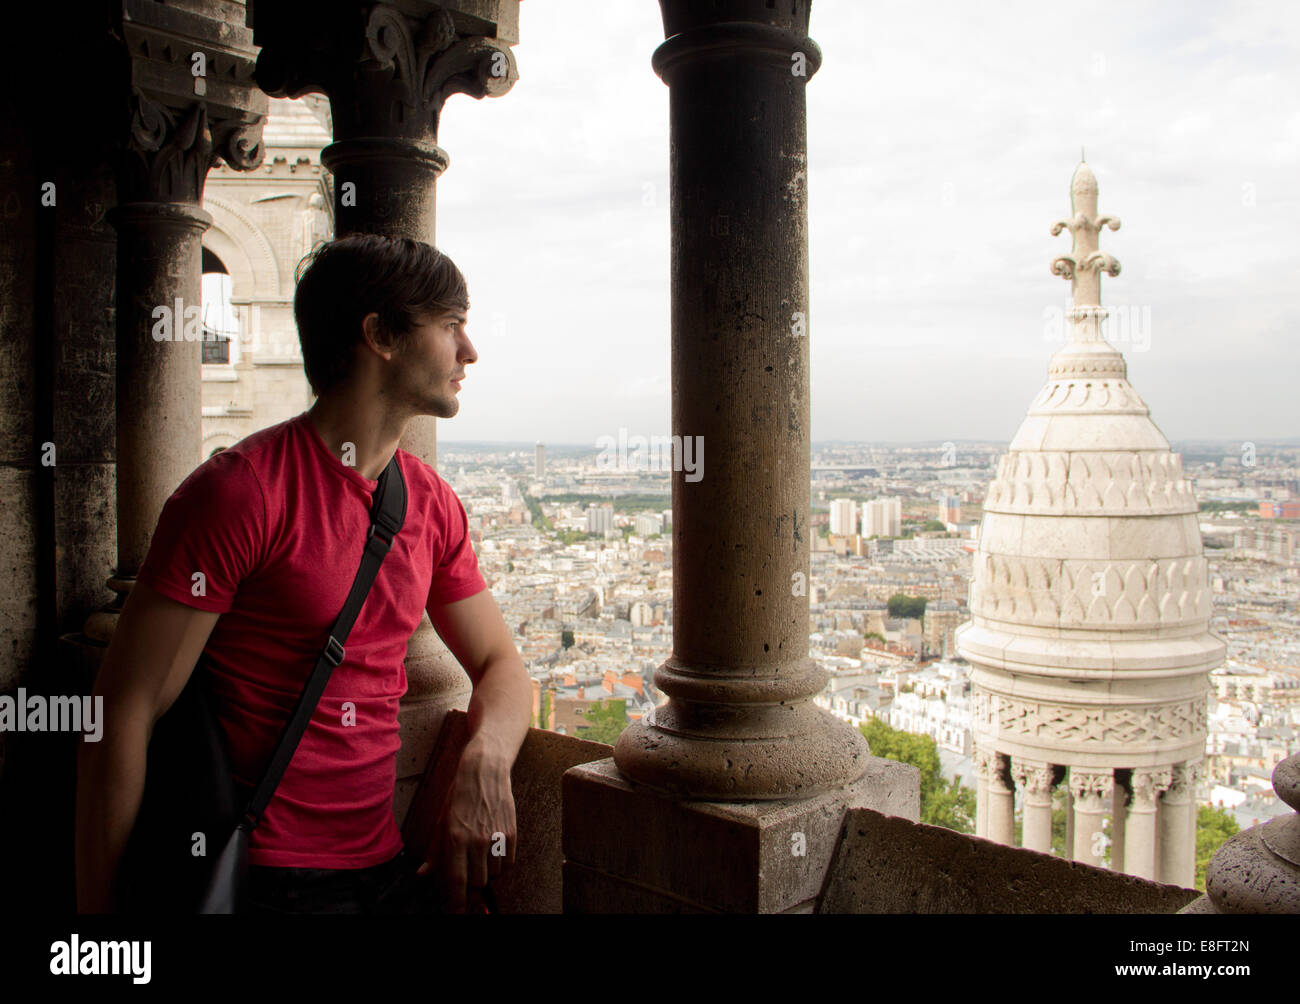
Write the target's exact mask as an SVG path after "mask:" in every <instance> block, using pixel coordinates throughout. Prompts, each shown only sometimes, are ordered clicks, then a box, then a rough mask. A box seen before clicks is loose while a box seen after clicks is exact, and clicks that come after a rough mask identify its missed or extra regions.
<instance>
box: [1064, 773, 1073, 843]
mask: <svg viewBox="0 0 1300 1004" xmlns="http://www.w3.org/2000/svg"><path fill="white" fill-rule="evenodd" d="M1065 857H1066V859H1067V860H1073V859H1074V792H1072V791H1071V790H1070V783H1069V781H1068V779H1067V781H1066V784H1065Z"/></svg>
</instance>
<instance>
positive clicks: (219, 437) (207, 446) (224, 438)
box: [201, 430, 239, 460]
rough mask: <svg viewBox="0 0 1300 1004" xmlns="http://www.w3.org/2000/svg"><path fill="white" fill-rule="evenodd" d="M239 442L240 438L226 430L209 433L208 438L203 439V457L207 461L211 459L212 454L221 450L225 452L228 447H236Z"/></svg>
mask: <svg viewBox="0 0 1300 1004" xmlns="http://www.w3.org/2000/svg"><path fill="white" fill-rule="evenodd" d="M238 442H239V437H238V436H236V435H235V434H234V433H232V432H227V431H224V430H222V431H218V432H209V433H208V434H207V435H206V436H204V437H203V446H202V450H201V456H202V457H203V459H204V460H207V459H208V458H209V457H211V456H212V454H213V453H214V452H215V451H217V450H219V449H220V450H224V449H226V448H227V447H231V446H234V445H235V444H236V443H238Z"/></svg>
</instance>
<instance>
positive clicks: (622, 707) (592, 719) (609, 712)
mask: <svg viewBox="0 0 1300 1004" xmlns="http://www.w3.org/2000/svg"><path fill="white" fill-rule="evenodd" d="M582 717H583V718H585V719H586V720H587V725H586V726H579V727H578V738H579V739H590V740H591V741H592V742H596V743H608V744H609V745H611V746H613V745H614V743H616V742H617V741H618V737H619V736H621V735H622V734H623V730H624V729H625V728H627V701H625V700H623V698H621V697H619V698H610V699H609V700H607V701H597V702H596V703H595V704H593V705H592V706H591V707H590V708H588V709H587V713H586V714H585V715H583V716H582Z"/></svg>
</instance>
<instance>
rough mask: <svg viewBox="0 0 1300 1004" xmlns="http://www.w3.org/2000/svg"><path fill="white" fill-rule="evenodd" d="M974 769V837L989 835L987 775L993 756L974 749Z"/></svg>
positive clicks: (990, 769) (986, 751)
mask: <svg viewBox="0 0 1300 1004" xmlns="http://www.w3.org/2000/svg"><path fill="white" fill-rule="evenodd" d="M971 759H972V762H973V765H974V767H975V783H976V786H977V787H976V791H975V836H977V837H985V838H987V837H988V835H989V774H990V773H991V772H992V770H993V754H991V753H990V752H989V751H988V750H983V749H976V750H975V753H974V754H973V756H972V757H971Z"/></svg>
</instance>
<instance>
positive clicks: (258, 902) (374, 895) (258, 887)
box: [244, 850, 438, 916]
mask: <svg viewBox="0 0 1300 1004" xmlns="http://www.w3.org/2000/svg"><path fill="white" fill-rule="evenodd" d="M419 866H420V862H419V861H417V860H416V859H415V858H414V857H413V856H412V855H410V854H408V853H407V852H406V851H405V850H402V851H399V852H398V854H397V856H396V857H394V858H392V859H390V860H388V861H385V862H384V863H383V864H379V865H374V866H372V867H370V868H273V867H269V866H266V865H250V866H249V869H248V886H247V892H246V896H245V908H244V913H247V914H257V915H262V916H268V915H284V914H319V913H336V914H337V913H349V914H403V913H437V912H438V902H437V897H436V895H435V893H434V888H433V883H432V882H431V881H430V880H429V879H428V878H418V877H416V874H415V870H416V868H418V867H419Z"/></svg>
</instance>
